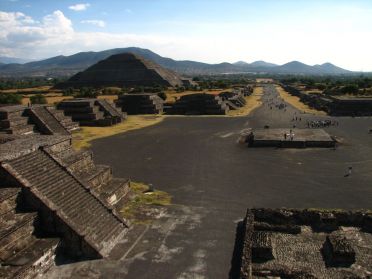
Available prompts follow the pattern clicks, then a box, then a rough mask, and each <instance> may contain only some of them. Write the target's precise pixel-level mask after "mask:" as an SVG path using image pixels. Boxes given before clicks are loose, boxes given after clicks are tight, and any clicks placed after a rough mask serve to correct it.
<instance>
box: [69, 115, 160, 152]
mask: <svg viewBox="0 0 372 279" xmlns="http://www.w3.org/2000/svg"><path fill="white" fill-rule="evenodd" d="M163 119H164V117H163V116H161V115H129V116H128V118H127V119H125V120H124V121H123V122H121V123H119V124H117V125H113V126H110V127H81V129H80V130H79V131H77V132H74V133H73V134H72V146H73V147H74V148H75V149H76V150H80V149H82V148H88V147H90V146H91V141H93V140H95V139H99V138H105V137H110V136H113V135H116V134H120V133H125V132H128V131H131V130H137V129H141V128H145V127H148V126H151V125H155V124H158V123H160V122H161V121H162V120H163Z"/></svg>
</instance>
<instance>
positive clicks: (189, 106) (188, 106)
mask: <svg viewBox="0 0 372 279" xmlns="http://www.w3.org/2000/svg"><path fill="white" fill-rule="evenodd" d="M228 111H229V106H228V105H227V104H226V102H225V101H223V99H222V98H221V97H220V96H215V95H210V94H206V93H196V94H190V95H184V96H181V97H180V98H179V99H178V100H177V101H176V102H175V103H174V104H173V106H172V108H171V109H170V111H169V113H170V114H181V115H223V114H227V113H228Z"/></svg>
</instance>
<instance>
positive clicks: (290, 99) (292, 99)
mask: <svg viewBox="0 0 372 279" xmlns="http://www.w3.org/2000/svg"><path fill="white" fill-rule="evenodd" d="M276 89H277V90H278V92H279V94H280V97H282V99H283V100H284V101H286V102H287V103H288V104H290V105H292V106H294V107H295V108H296V109H298V110H300V111H303V112H306V113H311V114H315V115H327V114H326V113H325V112H324V111H320V110H316V109H312V108H310V107H309V106H308V105H305V104H304V103H303V102H301V101H300V98H299V97H297V96H292V95H291V94H289V93H288V92H287V91H285V90H284V89H283V88H282V87H281V86H279V85H277V86H276Z"/></svg>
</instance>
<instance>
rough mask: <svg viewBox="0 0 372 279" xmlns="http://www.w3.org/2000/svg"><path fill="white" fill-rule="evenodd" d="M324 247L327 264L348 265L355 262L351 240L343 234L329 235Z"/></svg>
mask: <svg viewBox="0 0 372 279" xmlns="http://www.w3.org/2000/svg"><path fill="white" fill-rule="evenodd" d="M323 248H324V251H323V253H324V256H325V257H326V261H327V264H329V265H331V266H346V267H348V266H350V265H352V264H353V263H355V251H354V249H353V247H352V245H351V243H350V241H348V240H347V239H346V238H345V237H343V236H342V235H338V234H331V235H328V236H327V240H326V242H325V244H324V247H323Z"/></svg>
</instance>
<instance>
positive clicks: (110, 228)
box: [0, 135, 130, 278]
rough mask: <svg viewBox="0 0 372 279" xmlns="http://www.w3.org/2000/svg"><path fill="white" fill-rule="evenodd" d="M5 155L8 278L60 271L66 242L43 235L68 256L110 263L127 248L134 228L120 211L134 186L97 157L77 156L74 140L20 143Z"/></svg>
mask: <svg viewBox="0 0 372 279" xmlns="http://www.w3.org/2000/svg"><path fill="white" fill-rule="evenodd" d="M0 154H1V156H0V215H1V218H0V278H15V276H21V277H22V278H23V277H27V278H28V277H32V276H33V275H34V274H36V273H43V272H45V270H47V269H48V268H49V267H50V265H52V264H54V257H55V253H56V252H55V250H56V247H57V244H58V243H59V239H52V238H47V239H44V238H39V237H38V235H43V237H45V236H55V235H58V236H60V237H61V245H60V246H59V247H60V249H59V251H60V252H63V253H64V254H65V256H70V257H73V258H75V257H77V258H84V259H96V258H100V257H106V256H108V255H109V254H110V253H111V251H112V250H113V248H114V247H115V246H116V245H117V243H118V242H119V241H122V239H123V237H124V236H125V235H126V233H127V231H128V227H129V222H127V220H125V219H124V218H123V217H122V216H120V215H119V210H118V208H117V206H120V207H121V206H123V201H124V200H127V196H128V195H129V193H130V181H129V179H118V178H113V177H112V170H111V168H110V167H108V166H100V165H95V164H94V162H93V158H92V153H91V152H89V151H82V152H75V151H74V150H73V149H72V147H71V136H41V135H33V136H22V137H14V138H12V140H11V141H4V143H3V144H0ZM11 183H15V185H17V187H13V188H9V185H10V184H11ZM21 189H22V191H21ZM20 193H22V195H20ZM16 209H17V210H16ZM21 209H22V210H28V211H30V210H31V212H28V211H27V212H22V213H18V212H19V210H21ZM120 209H121V208H120ZM16 212H17V213H16Z"/></svg>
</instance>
